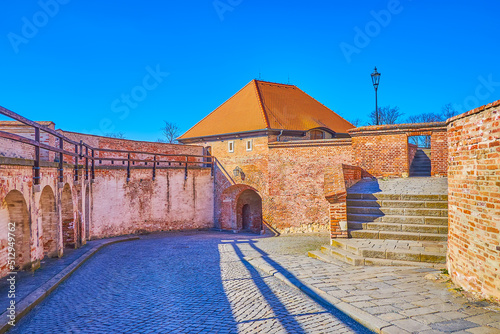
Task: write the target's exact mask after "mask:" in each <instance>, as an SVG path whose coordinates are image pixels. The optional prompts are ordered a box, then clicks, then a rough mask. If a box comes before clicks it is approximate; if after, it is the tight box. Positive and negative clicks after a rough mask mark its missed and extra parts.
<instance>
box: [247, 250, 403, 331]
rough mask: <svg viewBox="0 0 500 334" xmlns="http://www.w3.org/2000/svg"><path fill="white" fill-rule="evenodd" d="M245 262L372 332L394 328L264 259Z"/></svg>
mask: <svg viewBox="0 0 500 334" xmlns="http://www.w3.org/2000/svg"><path fill="white" fill-rule="evenodd" d="M244 260H245V261H246V262H248V263H249V264H250V265H252V266H253V267H255V268H258V269H260V270H262V271H264V272H265V273H267V274H269V275H271V276H274V277H276V278H277V279H279V280H281V281H282V282H283V283H285V284H287V285H289V286H291V287H293V288H296V289H298V290H301V291H302V292H304V293H305V294H306V295H308V296H309V297H311V298H312V299H314V300H315V301H316V302H318V303H320V304H327V305H328V306H329V307H332V308H334V309H337V310H339V311H341V312H343V313H344V314H346V315H348V316H349V317H351V318H352V319H354V320H356V321H357V322H358V323H360V324H361V325H363V326H365V327H366V328H368V329H369V330H371V331H374V332H376V333H382V330H383V329H384V328H386V327H390V326H393V325H392V324H391V323H389V322H386V321H384V320H381V319H380V318H378V317H375V316H373V315H371V314H369V313H368V312H365V311H363V310H362V309H360V308H358V307H355V306H353V305H351V304H349V303H346V302H343V301H341V300H340V299H338V298H336V297H333V296H330V295H329V294H327V293H326V292H324V291H322V290H321V289H318V288H316V287H314V286H313V285H311V284H308V283H305V282H303V281H301V280H300V279H298V278H288V277H286V276H284V275H283V274H281V273H279V272H278V271H277V270H276V269H274V268H273V267H272V266H270V265H269V264H267V263H266V262H265V261H263V260H262V258H260V257H258V258H250V257H245V258H244Z"/></svg>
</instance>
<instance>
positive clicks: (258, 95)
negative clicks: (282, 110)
mask: <svg viewBox="0 0 500 334" xmlns="http://www.w3.org/2000/svg"><path fill="white" fill-rule="evenodd" d="M252 81H253V83H254V85H255V90H256V92H257V99H258V100H259V106H260V110H261V111H262V117H263V118H264V123H266V128H267V129H269V128H270V127H271V125H270V124H269V118H268V116H267V112H266V110H264V103H263V102H262V95H261V94H260V89H259V85H258V84H257V82H258V81H257V80H255V79H254V80H252Z"/></svg>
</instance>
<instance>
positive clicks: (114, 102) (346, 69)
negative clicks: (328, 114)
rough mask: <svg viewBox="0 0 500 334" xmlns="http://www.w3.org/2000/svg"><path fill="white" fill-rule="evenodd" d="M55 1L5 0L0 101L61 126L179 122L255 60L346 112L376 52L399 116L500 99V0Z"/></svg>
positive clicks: (240, 77)
mask: <svg viewBox="0 0 500 334" xmlns="http://www.w3.org/2000/svg"><path fill="white" fill-rule="evenodd" d="M55 1H56V0H42V1H40V2H38V1H34V0H23V1H19V0H4V1H2V4H1V7H2V10H1V11H0V50H1V52H0V68H1V70H0V73H1V76H0V105H2V106H4V107H6V108H9V109H12V110H13V111H15V112H17V113H20V114H22V115H24V116H26V117H28V118H30V119H33V120H52V121H54V122H55V123H56V126H57V127H59V128H62V129H65V130H69V131H78V132H91V133H94V134H102V133H105V132H123V133H125V135H126V137H127V138H129V139H140V140H156V139H157V138H159V137H160V136H161V131H160V128H161V126H162V123H163V120H168V121H172V122H175V123H177V124H178V125H179V126H180V127H181V129H182V131H183V132H184V131H186V130H187V129H189V128H190V127H191V126H192V125H194V124H195V123H196V122H197V121H198V120H200V119H201V118H202V117H204V116H205V115H206V114H208V113H209V112H211V111H212V110H213V109H215V108H216V107H217V106H218V105H220V104H221V103H223V102H224V101H225V100H226V99H228V98H229V97H230V96H231V95H233V94H234V93H235V92H236V91H238V90H239V89H240V88H241V87H243V86H244V85H245V84H247V83H248V82H249V81H250V80H252V79H255V78H259V73H260V77H261V78H262V80H267V81H274V82H282V83H287V82H290V83H292V84H295V85H297V86H298V87H299V88H301V89H302V90H304V91H305V92H306V93H308V94H310V95H311V96H313V97H314V98H316V99H317V100H319V101H320V102H322V103H323V104H325V105H326V106H328V107H329V108H331V109H333V110H335V111H336V112H338V113H339V114H340V115H342V116H343V117H345V118H347V119H354V118H366V115H368V113H369V112H370V111H371V110H373V108H374V106H373V105H374V91H373V87H372V84H371V79H370V73H371V72H372V71H373V67H374V66H375V65H376V66H377V67H378V69H379V72H381V73H382V77H381V82H380V88H379V105H382V106H385V105H392V106H399V107H400V109H401V111H403V112H404V113H405V116H406V117H407V116H410V115H414V114H418V113H422V112H439V111H440V109H441V107H442V106H443V105H444V104H446V103H452V104H454V105H455V106H456V108H462V109H463V110H464V111H465V110H467V109H469V107H476V106H479V105H482V104H486V103H488V102H491V101H494V100H498V99H500V65H499V64H500V63H499V59H500V52H499V51H500V43H499V39H500V23H499V21H498V13H499V12H500V2H499V1H492V0H488V1H484V0H478V1H463V0H444V1H430V0H413V1H410V0H401V1H400V2H398V1H393V0H391V1H378V0H377V1H333V0H330V1H327V0H324V1H314V0H312V1H308V2H305V1H290V0H287V1H269V0H267V1H264V0H243V1H241V0H217V1H215V2H214V1H213V0H207V1H168V0H143V1H138V0H122V1H96V0H86V1H82V0H59V2H55ZM55 3H56V4H59V5H58V6H57V7H56V6H54V4H55ZM398 3H399V4H398ZM43 4H45V5H43ZM374 13H375V15H374ZM377 13H378V14H377ZM387 13H389V14H390V16H388V15H384V14H387ZM376 17H378V21H377V19H376ZM359 31H362V34H363V35H364V36H363V35H361V34H359ZM367 32H368V34H367V35H365V34H366V33H367ZM363 37H364V38H363ZM150 72H153V73H154V72H160V73H156V74H155V75H153V76H152V75H150V74H149V73H150ZM167 73H168V75H167ZM155 78H156V79H155ZM127 95H128V96H129V100H128V101H127V100H126V99H127V97H126V96H127ZM130 96H133V97H130Z"/></svg>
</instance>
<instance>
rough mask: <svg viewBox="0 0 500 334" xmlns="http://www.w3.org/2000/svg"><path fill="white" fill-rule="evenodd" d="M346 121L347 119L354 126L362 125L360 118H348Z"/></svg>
mask: <svg viewBox="0 0 500 334" xmlns="http://www.w3.org/2000/svg"><path fill="white" fill-rule="evenodd" d="M348 121H349V123H351V124H352V125H354V126H355V127H358V126H362V121H361V119H360V118H354V119H350V120H348Z"/></svg>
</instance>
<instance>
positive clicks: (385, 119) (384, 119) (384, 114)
mask: <svg viewBox="0 0 500 334" xmlns="http://www.w3.org/2000/svg"><path fill="white" fill-rule="evenodd" d="M403 115H404V114H403V113H402V112H401V111H399V107H393V108H391V106H385V107H379V108H378V119H379V124H380V125H382V124H397V123H398V121H399V119H400V117H401V116H403ZM369 118H370V121H369V123H368V124H369V125H375V124H377V116H376V114H375V110H374V111H372V112H371V113H370V116H369Z"/></svg>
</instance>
